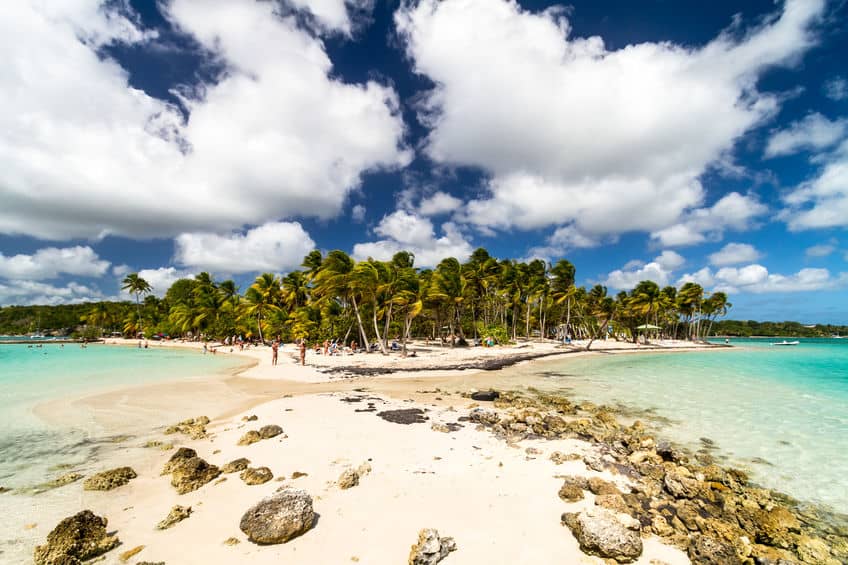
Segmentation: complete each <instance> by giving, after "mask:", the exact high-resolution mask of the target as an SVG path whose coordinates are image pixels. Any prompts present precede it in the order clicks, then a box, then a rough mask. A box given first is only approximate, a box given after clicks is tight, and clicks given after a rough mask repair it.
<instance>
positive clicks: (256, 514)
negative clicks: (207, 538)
mask: <svg viewBox="0 0 848 565" xmlns="http://www.w3.org/2000/svg"><path fill="white" fill-rule="evenodd" d="M314 521H315V513H314V511H313V510H312V497H311V496H309V495H308V494H307V493H306V491H303V490H299V489H292V488H286V489H282V490H281V491H280V492H278V493H276V494H274V495H273V496H269V497H268V498H264V499H262V500H261V501H259V502H258V503H257V504H255V505H254V506H253V507H251V508H250V509H249V510H248V511H247V512H245V513H244V515H243V516H242V517H241V522H240V523H239V527H240V528H241V531H242V532H244V533H245V534H247V536H248V538H249V539H250V541H253V542H256V543H263V544H271V543H285V542H287V541H289V540H290V539H292V538H295V537H297V536H299V535H301V534H303V533H305V532H307V531H308V530H309V529H310V528H311V527H312V524H313V522H314Z"/></svg>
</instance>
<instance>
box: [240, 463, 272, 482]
mask: <svg viewBox="0 0 848 565" xmlns="http://www.w3.org/2000/svg"><path fill="white" fill-rule="evenodd" d="M239 477H240V478H241V480H243V481H244V482H245V484H248V485H261V484H264V483H267V482H268V481H270V480H271V479H273V478H274V473H272V472H271V469H269V468H268V467H256V468H254V467H248V468H247V469H245V470H244V471H242V472H241V474H240V475H239Z"/></svg>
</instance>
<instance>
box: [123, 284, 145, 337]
mask: <svg viewBox="0 0 848 565" xmlns="http://www.w3.org/2000/svg"><path fill="white" fill-rule="evenodd" d="M121 290H125V291H127V292H129V293H131V294H135V305H136V309H137V310H138V318H137V319H138V332H139V333H141V332H143V331H144V327H143V324H142V319H141V301H140V300H139V297H140V296H141V295H142V294H148V293H150V291H152V290H153V287H151V286H150V283H148V282H147V281H146V280H144V279H143V278H141V277H140V276H138V273H130V274H128V275H127V276H126V277H124V280H123V281H121Z"/></svg>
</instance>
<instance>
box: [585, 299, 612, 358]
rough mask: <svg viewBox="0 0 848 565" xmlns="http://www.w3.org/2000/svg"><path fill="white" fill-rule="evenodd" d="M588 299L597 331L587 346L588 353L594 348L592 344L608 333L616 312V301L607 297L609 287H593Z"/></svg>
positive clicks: (593, 333)
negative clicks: (607, 330)
mask: <svg viewBox="0 0 848 565" xmlns="http://www.w3.org/2000/svg"><path fill="white" fill-rule="evenodd" d="M588 299H589V303H588V306H589V310H590V312H591V313H592V315H593V316H594V317H595V324H596V328H597V329H596V330H594V331H593V332H592V337H591V339H590V340H589V343H588V344H587V345H586V351H589V348H590V347H592V343H593V342H594V341H595V340H596V339H597V338H598V337H599V336H600V335H602V334H603V333H604V332H605V331H606V329H607V326H608V325H609V323H610V320H612V318H613V316H614V315H615V311H616V303H615V300H613V299H612V297H610V296H607V287H605V286H602V285H599V284H596V285H595V286H593V287H592V290H591V291H589V296H588ZM601 320H603V321H601Z"/></svg>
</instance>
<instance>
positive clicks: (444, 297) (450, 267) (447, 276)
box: [430, 257, 466, 347]
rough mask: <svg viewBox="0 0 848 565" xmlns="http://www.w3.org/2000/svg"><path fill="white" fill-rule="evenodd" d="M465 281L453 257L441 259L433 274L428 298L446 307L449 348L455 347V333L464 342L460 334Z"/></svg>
mask: <svg viewBox="0 0 848 565" xmlns="http://www.w3.org/2000/svg"><path fill="white" fill-rule="evenodd" d="M465 285H466V280H465V277H464V276H463V275H462V267H461V266H460V264H459V261H457V260H456V259H455V258H453V257H448V258H447V259H442V261H441V263H439V264H438V265H437V266H436V270H435V271H434V273H433V281H432V286H431V287H430V297H431V298H434V299H436V300H438V301H441V302H442V303H444V304H446V305H447V306H448V309H449V310H450V317H449V318H448V320H449V321H448V325H449V326H450V332H451V347H454V345H456V332H457V331H458V332H459V338H460V339H461V340H462V341H465V334H463V332H462V301H463V299H464V298H465Z"/></svg>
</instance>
